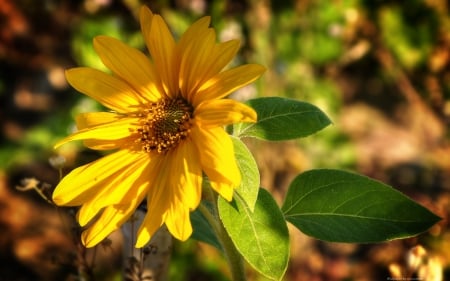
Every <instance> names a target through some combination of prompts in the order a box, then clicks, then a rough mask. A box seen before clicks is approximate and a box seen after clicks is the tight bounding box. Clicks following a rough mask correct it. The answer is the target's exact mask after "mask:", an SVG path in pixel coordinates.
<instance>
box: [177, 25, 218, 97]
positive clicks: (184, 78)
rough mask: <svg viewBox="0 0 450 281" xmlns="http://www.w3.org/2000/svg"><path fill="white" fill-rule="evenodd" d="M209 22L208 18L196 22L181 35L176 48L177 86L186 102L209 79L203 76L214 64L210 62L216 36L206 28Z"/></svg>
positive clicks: (211, 30)
mask: <svg viewBox="0 0 450 281" xmlns="http://www.w3.org/2000/svg"><path fill="white" fill-rule="evenodd" d="M209 22H210V18H209V17H203V18H201V19H200V20H198V21H196V22H195V23H194V24H193V25H191V27H190V28H189V29H188V30H187V31H186V32H185V33H184V34H183V36H182V37H181V39H180V42H179V43H178V46H177V47H178V52H179V56H180V77H179V80H180V81H179V85H180V89H181V92H182V94H183V96H184V97H185V99H187V100H190V96H191V95H192V94H193V93H194V91H195V90H196V89H197V88H198V87H199V85H201V83H202V82H203V81H205V80H207V78H209V77H211V76H209V75H205V74H206V73H207V71H208V70H209V64H211V63H214V61H212V62H211V54H212V51H213V50H214V47H215V42H216V34H215V32H214V30H213V29H210V28H208V25H209ZM200 50H201V51H200ZM213 75H214V74H213ZM205 76H207V77H205Z"/></svg>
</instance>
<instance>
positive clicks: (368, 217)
mask: <svg viewBox="0 0 450 281" xmlns="http://www.w3.org/2000/svg"><path fill="white" fill-rule="evenodd" d="M282 210H283V213H284V215H285V218H286V220H287V221H289V222H290V223H292V224H293V225H295V226H296V227H297V228H298V229H299V230H301V231H302V232H304V233H305V234H307V235H310V236H312V237H315V238H317V239H321V240H326V241H332V242H349V243H373V242H382V241H387V240H392V239H399V238H406V237H411V236H415V235H417V234H419V233H421V232H424V231H426V230H427V229H428V228H430V227H431V226H432V225H433V224H435V223H436V222H437V221H439V220H440V218H439V217H437V216H436V215H435V214H433V213H432V212H430V211H429V210H428V209H426V208H424V207H422V206H421V205H419V204H418V203H416V202H414V201H413V200H411V199H409V198H408V197H406V196H405V195H403V194H402V193H400V192H398V191H397V190H395V189H393V188H392V187H390V186H387V185H385V184H383V183H381V182H378V181H375V180H373V179H370V178H368V177H365V176H361V175H357V174H353V173H348V172H344V171H338V170H311V171H308V172H305V173H303V174H301V175H299V176H298V177H297V178H295V179H294V181H293V182H292V183H291V185H290V187H289V190H288V192H287V194H286V199H285V202H284V204H283V206H282Z"/></svg>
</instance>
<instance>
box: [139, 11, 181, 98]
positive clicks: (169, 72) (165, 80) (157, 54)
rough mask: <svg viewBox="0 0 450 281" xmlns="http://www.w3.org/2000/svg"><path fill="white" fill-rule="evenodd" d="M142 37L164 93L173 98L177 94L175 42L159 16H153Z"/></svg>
mask: <svg viewBox="0 0 450 281" xmlns="http://www.w3.org/2000/svg"><path fill="white" fill-rule="evenodd" d="M144 35H145V42H146V43H147V48H148V50H149V51H150V54H151V56H152V59H153V62H154V64H155V68H156V69H157V70H158V73H159V77H160V78H161V83H162V86H163V88H164V91H165V93H166V95H168V96H169V97H175V96H176V95H177V94H178V64H177V57H176V51H175V40H174V39H173V37H172V34H171V33H170V31H169V28H168V27H167V25H166V23H165V22H164V20H163V19H162V18H161V16H159V15H153V17H152V20H151V26H150V31H149V32H148V31H145V34H144Z"/></svg>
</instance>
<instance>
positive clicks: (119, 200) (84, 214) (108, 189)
mask: <svg viewBox="0 0 450 281" xmlns="http://www.w3.org/2000/svg"><path fill="white" fill-rule="evenodd" d="M151 168H152V167H151V165H150V161H149V159H148V155H147V154H143V155H142V157H140V158H139V159H137V160H136V161H135V162H132V163H130V164H129V165H128V166H124V167H122V169H121V170H118V171H117V172H116V173H115V174H113V175H111V176H110V178H109V179H108V180H105V182H104V184H103V185H102V186H101V187H100V188H99V189H98V190H97V192H96V193H95V195H94V196H93V197H92V198H91V199H90V200H89V201H88V202H86V203H84V204H83V206H82V207H81V208H80V210H79V211H78V214H77V219H78V222H79V224H80V225H81V226H84V225H86V224H87V223H88V222H89V221H90V220H91V219H92V218H94V216H95V215H96V214H97V213H98V212H99V211H100V210H101V209H103V208H104V207H106V206H109V205H123V204H130V203H131V202H133V201H135V200H139V199H138V198H141V199H140V200H139V201H142V198H144V194H145V193H146V191H147V189H148V185H149V181H150V179H149V178H148V176H147V175H148V174H149V171H150V170H151Z"/></svg>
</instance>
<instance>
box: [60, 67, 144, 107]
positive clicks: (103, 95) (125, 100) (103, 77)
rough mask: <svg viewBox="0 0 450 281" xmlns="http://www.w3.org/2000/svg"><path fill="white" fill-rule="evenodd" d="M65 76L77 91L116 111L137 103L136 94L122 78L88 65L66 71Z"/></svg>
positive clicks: (134, 105)
mask: <svg viewBox="0 0 450 281" xmlns="http://www.w3.org/2000/svg"><path fill="white" fill-rule="evenodd" d="M66 78H67V81H68V82H69V84H70V85H72V87H74V88H75V89H76V90H77V91H79V92H81V93H83V94H86V95H88V96H89V97H91V98H93V99H95V100H96V101H98V102H100V103H101V104H103V105H104V106H106V107H108V108H110V109H112V110H114V111H117V112H129V111H130V108H134V107H136V106H137V105H138V104H139V100H138V99H137V98H136V97H137V96H138V94H137V93H136V92H135V91H134V90H133V88H131V87H130V86H129V85H128V84H127V83H125V82H124V81H123V80H121V79H118V78H116V77H113V76H111V75H108V74H106V73H103V72H101V71H99V70H96V69H92V68H88V67H77V68H72V69H69V70H67V71H66Z"/></svg>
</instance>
